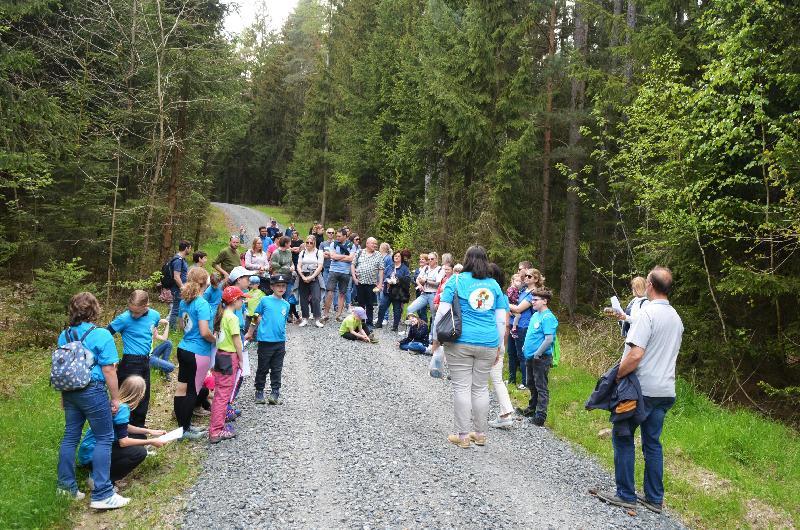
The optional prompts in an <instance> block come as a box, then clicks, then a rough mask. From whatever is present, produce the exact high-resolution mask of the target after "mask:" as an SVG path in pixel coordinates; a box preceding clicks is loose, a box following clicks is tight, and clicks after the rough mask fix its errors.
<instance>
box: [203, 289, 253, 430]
mask: <svg viewBox="0 0 800 530" xmlns="http://www.w3.org/2000/svg"><path fill="white" fill-rule="evenodd" d="M245 298H249V296H248V295H246V294H245V293H243V292H242V290H241V289H239V288H238V287H236V286H229V287H226V288H225V290H224V291H223V292H222V305H221V306H219V308H218V309H217V315H216V317H215V318H214V329H217V330H219V337H218V338H217V355H216V357H215V359H214V369H213V370H212V373H213V374H214V401H213V402H212V403H211V423H210V425H209V428H208V439H209V441H210V442H211V443H212V444H215V443H219V442H221V441H222V440H230V439H231V438H235V437H236V433H234V432H233V430H232V429H226V428H225V427H226V426H225V412H226V411H227V407H228V403H229V402H230V399H231V396H232V395H233V390H234V386H235V385H236V380H237V378H238V374H239V366H241V363H242V335H241V328H240V327H239V318H238V317H237V316H236V314H235V311H236V310H237V309H241V307H242V304H243V303H244V300H245Z"/></svg>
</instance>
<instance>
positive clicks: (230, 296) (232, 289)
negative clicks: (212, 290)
mask: <svg viewBox="0 0 800 530" xmlns="http://www.w3.org/2000/svg"><path fill="white" fill-rule="evenodd" d="M239 298H250V295H249V294H245V293H243V292H242V290H241V289H239V288H238V287H236V286H235V285H230V286H228V287H226V288H225V290H224V291H222V301H223V302H225V303H226V304H230V303H231V302H234V301H236V300H238V299H239Z"/></svg>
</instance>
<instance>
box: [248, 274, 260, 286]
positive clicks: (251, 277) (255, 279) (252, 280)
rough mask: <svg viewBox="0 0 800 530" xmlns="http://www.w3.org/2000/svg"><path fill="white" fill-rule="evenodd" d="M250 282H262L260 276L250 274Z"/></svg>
mask: <svg viewBox="0 0 800 530" xmlns="http://www.w3.org/2000/svg"><path fill="white" fill-rule="evenodd" d="M250 283H254V284H256V285H258V284H259V283H261V278H259V277H258V276H250Z"/></svg>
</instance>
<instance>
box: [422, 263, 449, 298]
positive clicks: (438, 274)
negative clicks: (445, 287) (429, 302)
mask: <svg viewBox="0 0 800 530" xmlns="http://www.w3.org/2000/svg"><path fill="white" fill-rule="evenodd" d="M419 274H420V276H422V277H423V278H424V280H425V283H424V285H425V288H424V289H423V290H424V291H425V292H426V293H435V292H436V291H438V290H439V284H440V283H442V278H444V269H443V268H442V266H441V265H437V266H436V267H434V268H432V269H431V268H430V267H428V266H427V265H426V266H425V267H424V268H423V269H422V270H421V271H419Z"/></svg>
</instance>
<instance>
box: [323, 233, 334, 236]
mask: <svg viewBox="0 0 800 530" xmlns="http://www.w3.org/2000/svg"><path fill="white" fill-rule="evenodd" d="M325 233H326V234H328V235H329V236H332V235H333V232H325Z"/></svg>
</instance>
